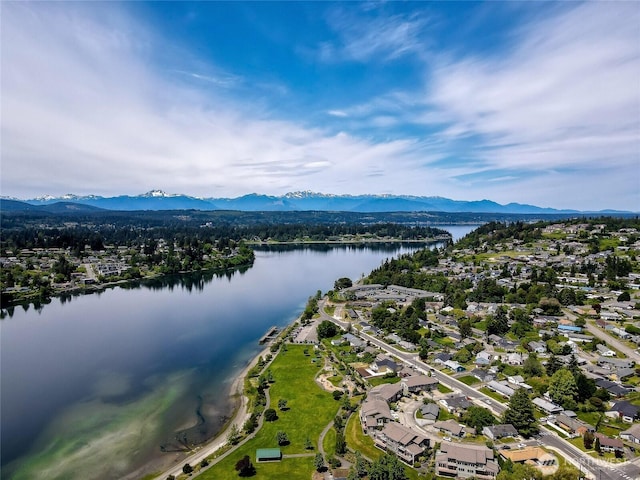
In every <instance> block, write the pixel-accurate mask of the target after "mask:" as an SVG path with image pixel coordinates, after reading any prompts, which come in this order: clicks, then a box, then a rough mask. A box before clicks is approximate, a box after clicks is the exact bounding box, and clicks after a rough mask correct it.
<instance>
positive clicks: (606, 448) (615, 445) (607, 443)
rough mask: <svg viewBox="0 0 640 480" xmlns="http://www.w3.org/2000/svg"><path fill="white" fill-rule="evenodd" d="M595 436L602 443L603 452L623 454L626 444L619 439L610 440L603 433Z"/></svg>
mask: <svg viewBox="0 0 640 480" xmlns="http://www.w3.org/2000/svg"><path fill="white" fill-rule="evenodd" d="M594 436H595V437H596V438H597V439H598V441H599V442H600V448H601V449H602V451H603V452H616V451H618V452H623V451H624V443H622V440H620V439H619V438H609V437H607V436H606V435H603V434H602V433H596V434H594Z"/></svg>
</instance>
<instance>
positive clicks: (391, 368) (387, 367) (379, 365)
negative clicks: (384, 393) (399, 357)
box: [371, 357, 400, 373]
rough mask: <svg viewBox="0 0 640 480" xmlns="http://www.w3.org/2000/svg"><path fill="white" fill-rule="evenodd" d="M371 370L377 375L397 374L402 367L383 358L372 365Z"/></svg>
mask: <svg viewBox="0 0 640 480" xmlns="http://www.w3.org/2000/svg"><path fill="white" fill-rule="evenodd" d="M371 370H373V371H374V372H377V373H382V372H393V373H396V372H399V371H400V366H399V365H398V364H397V363H396V362H394V361H393V360H391V359H390V358H386V357H382V358H377V359H376V360H375V361H374V362H373V363H372V364H371Z"/></svg>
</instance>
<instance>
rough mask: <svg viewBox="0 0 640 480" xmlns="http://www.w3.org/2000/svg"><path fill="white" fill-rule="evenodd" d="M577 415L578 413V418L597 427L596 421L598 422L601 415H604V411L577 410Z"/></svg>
mask: <svg viewBox="0 0 640 480" xmlns="http://www.w3.org/2000/svg"><path fill="white" fill-rule="evenodd" d="M576 415H578V419H580V420H582V421H583V422H585V423H588V424H589V425H592V426H594V427H595V425H596V423H598V419H599V418H600V415H602V413H600V412H580V411H577V412H576Z"/></svg>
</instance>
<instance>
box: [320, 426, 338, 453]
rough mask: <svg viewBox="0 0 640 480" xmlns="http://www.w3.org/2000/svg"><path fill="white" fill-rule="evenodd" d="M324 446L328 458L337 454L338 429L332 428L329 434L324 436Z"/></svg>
mask: <svg viewBox="0 0 640 480" xmlns="http://www.w3.org/2000/svg"><path fill="white" fill-rule="evenodd" d="M322 446H323V447H324V453H325V455H326V457H327V458H331V457H333V456H335V454H336V429H335V428H330V429H329V431H328V432H327V434H326V435H325V437H324V442H323V443H322Z"/></svg>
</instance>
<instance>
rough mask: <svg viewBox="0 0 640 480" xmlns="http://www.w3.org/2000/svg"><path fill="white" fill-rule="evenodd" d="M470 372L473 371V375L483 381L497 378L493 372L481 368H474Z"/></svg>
mask: <svg viewBox="0 0 640 480" xmlns="http://www.w3.org/2000/svg"><path fill="white" fill-rule="evenodd" d="M469 373H471V375H472V376H474V377H476V378H477V379H478V380H480V381H481V382H490V381H491V380H493V379H494V378H495V375H494V374H493V373H491V372H488V371H487V370H483V369H481V368H474V369H473V370H471V372H469Z"/></svg>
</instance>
